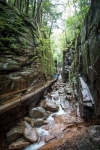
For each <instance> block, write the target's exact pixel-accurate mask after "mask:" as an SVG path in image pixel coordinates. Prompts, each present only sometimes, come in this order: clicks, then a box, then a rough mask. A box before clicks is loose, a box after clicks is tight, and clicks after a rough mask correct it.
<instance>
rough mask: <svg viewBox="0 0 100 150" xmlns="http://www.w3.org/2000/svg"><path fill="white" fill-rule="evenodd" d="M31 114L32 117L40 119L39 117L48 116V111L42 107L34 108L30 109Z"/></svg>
mask: <svg viewBox="0 0 100 150" xmlns="http://www.w3.org/2000/svg"><path fill="white" fill-rule="evenodd" d="M29 115H30V117H33V118H34V119H38V118H45V119H46V118H47V117H48V114H47V112H46V111H45V109H44V108H42V107H36V108H32V109H31V110H30V111H29Z"/></svg>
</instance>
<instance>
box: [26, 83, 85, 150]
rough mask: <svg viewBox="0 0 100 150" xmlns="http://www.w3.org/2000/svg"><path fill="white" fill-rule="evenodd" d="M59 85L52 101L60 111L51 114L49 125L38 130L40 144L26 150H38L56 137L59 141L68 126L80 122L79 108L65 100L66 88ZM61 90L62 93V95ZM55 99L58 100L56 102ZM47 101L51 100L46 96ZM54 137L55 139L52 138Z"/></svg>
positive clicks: (53, 93)
mask: <svg viewBox="0 0 100 150" xmlns="http://www.w3.org/2000/svg"><path fill="white" fill-rule="evenodd" d="M58 82H59V81H58ZM61 83H62V82H61ZM56 84H57V83H56ZM59 84H60V83H59ZM59 84H58V90H57V91H52V92H51V96H52V99H51V100H52V101H54V102H56V104H57V105H58V106H59V111H57V112H54V113H51V114H50V115H49V117H48V118H47V120H46V121H47V123H48V124H47V125H43V126H42V127H38V128H36V129H37V132H38V136H39V138H38V142H37V143H35V144H31V145H30V146H28V147H26V148H25V149H24V150H38V149H39V148H40V147H41V146H43V145H45V144H46V142H49V140H45V139H48V138H49V139H51V141H52V139H53V138H54V137H56V138H55V139H58V138H59V135H60V134H62V132H63V131H64V130H65V129H66V128H67V125H68V124H72V123H73V122H76V121H77V119H78V121H80V117H79V118H77V117H78V116H79V112H78V106H77V108H76V107H73V102H69V101H68V100H66V99H65V97H66V94H65V92H64V88H65V86H63V87H60V86H59ZM59 90H61V91H62V92H61V93H60V94H59ZM55 97H56V98H57V99H56V100H55ZM46 99H47V100H48V99H49V100H50V98H49V97H48V96H46ZM81 121H82V120H81ZM52 136H54V137H53V138H52Z"/></svg>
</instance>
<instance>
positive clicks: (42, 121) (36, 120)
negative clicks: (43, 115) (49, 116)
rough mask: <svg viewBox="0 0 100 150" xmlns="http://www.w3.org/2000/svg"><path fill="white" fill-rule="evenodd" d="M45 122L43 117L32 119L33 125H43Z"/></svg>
mask: <svg viewBox="0 0 100 150" xmlns="http://www.w3.org/2000/svg"><path fill="white" fill-rule="evenodd" d="M44 124H45V122H44V120H43V119H40V118H39V119H35V120H34V125H35V126H42V125H44Z"/></svg>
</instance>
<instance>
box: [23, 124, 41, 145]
mask: <svg viewBox="0 0 100 150" xmlns="http://www.w3.org/2000/svg"><path fill="white" fill-rule="evenodd" d="M23 135H24V137H25V138H26V139H28V140H29V141H30V142H34V143H35V142H37V140H38V133H37V131H36V129H35V128H32V127H31V125H30V124H28V123H27V122H26V121H25V128H24V129H23Z"/></svg>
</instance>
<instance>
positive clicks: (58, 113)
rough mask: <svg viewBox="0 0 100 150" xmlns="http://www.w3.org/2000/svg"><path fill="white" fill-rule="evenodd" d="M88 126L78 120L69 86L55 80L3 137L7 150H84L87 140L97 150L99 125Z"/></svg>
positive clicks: (77, 109) (87, 143)
mask: <svg viewBox="0 0 100 150" xmlns="http://www.w3.org/2000/svg"><path fill="white" fill-rule="evenodd" d="M89 126H90V124H89V123H86V122H84V120H82V119H81V118H80V113H79V107H78V103H76V102H75V101H74V97H73V94H72V89H71V86H70V85H69V84H66V83H63V82H62V81H61V80H58V81H57V82H56V83H55V84H54V85H53V86H52V91H51V93H48V94H47V95H44V98H43V99H42V100H41V102H40V103H39V104H38V105H37V107H35V108H32V109H31V110H29V115H28V116H25V117H24V118H22V119H20V122H19V123H18V124H17V125H16V126H15V127H13V128H12V129H10V131H9V132H8V133H7V134H6V143H7V145H8V146H7V149H13V150H14V149H22V150H52V149H54V150H58V149H60V150H62V149H65V148H67V149H74V148H77V149H80V150H81V149H82V148H83V149H84V148H85V149H86V146H87V145H88V148H87V150H88V149H89V148H90V147H91V141H92V143H97V144H96V148H98V147H99V142H100V126H99V125H95V126H91V127H89ZM83 139H84V140H83ZM86 141H87V142H86ZM94 145H95V144H94ZM97 145H98V146H97ZM82 146H83V147H82ZM89 146H90V147H89Z"/></svg>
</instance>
